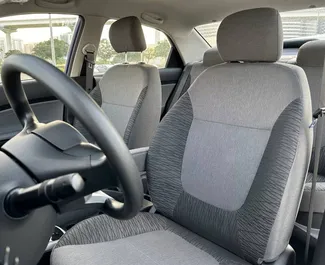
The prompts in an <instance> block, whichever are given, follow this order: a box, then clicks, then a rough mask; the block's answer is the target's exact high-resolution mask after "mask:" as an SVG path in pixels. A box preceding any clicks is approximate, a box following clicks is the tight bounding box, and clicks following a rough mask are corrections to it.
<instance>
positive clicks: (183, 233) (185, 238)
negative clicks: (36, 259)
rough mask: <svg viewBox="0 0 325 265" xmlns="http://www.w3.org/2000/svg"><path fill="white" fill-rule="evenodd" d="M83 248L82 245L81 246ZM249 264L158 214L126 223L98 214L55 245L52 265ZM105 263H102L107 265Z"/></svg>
mask: <svg viewBox="0 0 325 265" xmlns="http://www.w3.org/2000/svg"><path fill="white" fill-rule="evenodd" d="M80 245H82V246H80ZM103 260H105V262H106V263H107V264H112V265H113V264H124V265H126V264H149V263H148V262H149V261H150V262H151V263H150V264H153V263H158V264H166V262H167V264H198V263H200V264H202V263H204V264H211V265H212V264H215V265H218V264H219V265H248V263H247V262H245V261H244V260H242V259H240V258H239V257H237V256H235V255H234V254H232V253H230V252H228V251H226V250H224V249H222V248H220V247H218V246H216V245H215V244H213V243H211V242H209V241H208V240H206V239H204V238H202V237H200V236H198V235H196V234H195V233H192V232H191V231H189V230H187V229H185V228H184V227H182V226H180V225H178V224H176V223H174V222H172V221H170V220H168V219H167V218H165V217H163V216H161V215H158V214H149V213H141V214H139V215H138V216H136V217H135V218H133V219H131V220H128V221H119V220H115V219H113V218H111V217H108V216H105V215H101V216H97V217H94V218H90V219H88V220H85V221H83V222H81V223H79V224H77V225H76V226H75V227H73V228H72V229H71V230H70V231H69V233H67V234H65V235H64V236H63V237H62V239H61V240H60V242H59V243H58V244H57V245H56V248H55V249H54V251H53V253H52V257H51V263H52V264H54V265H70V264H71V265H73V264H80V265H83V264H85V265H88V264H99V263H102V261H103ZM106 263H105V264H106Z"/></svg>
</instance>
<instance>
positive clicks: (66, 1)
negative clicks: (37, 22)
mask: <svg viewBox="0 0 325 265" xmlns="http://www.w3.org/2000/svg"><path fill="white" fill-rule="evenodd" d="M35 3H36V5H38V6H40V7H46V8H70V7H74V6H75V5H76V1H75V0H36V1H35Z"/></svg>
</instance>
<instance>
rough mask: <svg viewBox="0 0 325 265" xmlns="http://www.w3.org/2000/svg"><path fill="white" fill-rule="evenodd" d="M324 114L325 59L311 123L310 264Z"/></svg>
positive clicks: (308, 239)
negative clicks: (317, 102) (312, 147)
mask: <svg viewBox="0 0 325 265" xmlns="http://www.w3.org/2000/svg"><path fill="white" fill-rule="evenodd" d="M324 115H325V60H324V67H323V77H322V84H321V90H320V97H319V104H318V109H317V110H316V111H315V112H314V114H313V119H314V120H313V122H312V124H311V125H310V128H313V127H314V126H315V125H316V124H317V126H316V135H315V160H314V172H313V178H312V186H311V192H310V199H309V212H308V223H307V236H306V246H305V264H306V265H307V264H308V256H309V246H310V236H311V229H312V223H313V214H314V201H315V191H316V183H317V176H318V168H319V159H320V152H321V148H322V138H323V137H322V136H323V132H324V122H325V119H324Z"/></svg>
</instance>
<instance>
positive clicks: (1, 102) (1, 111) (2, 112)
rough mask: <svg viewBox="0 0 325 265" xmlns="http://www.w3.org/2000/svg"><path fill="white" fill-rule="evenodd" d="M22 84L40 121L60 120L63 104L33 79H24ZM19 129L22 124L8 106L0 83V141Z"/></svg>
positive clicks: (14, 133)
mask: <svg viewBox="0 0 325 265" xmlns="http://www.w3.org/2000/svg"><path fill="white" fill-rule="evenodd" d="M23 86H24V89H25V92H26V95H27V97H28V99H29V101H30V103H31V106H32V108H33V110H34V112H35V114H36V116H37V118H38V120H39V121H40V122H44V123H48V122H51V121H54V120H62V118H63V104H62V103H61V102H60V101H59V100H57V99H56V98H55V97H54V96H53V95H52V94H51V93H50V92H49V91H48V89H47V88H46V87H44V86H43V85H42V84H40V83H38V82H36V81H35V80H28V81H24V82H23ZM21 130H22V126H21V124H20V123H19V121H18V119H17V117H16V115H15V113H14V112H13V110H12V109H11V108H10V106H9V103H8V101H7V98H6V96H5V94H4V91H3V87H2V85H1V84H0V142H1V143H4V142H5V141H7V140H9V139H10V138H12V137H13V136H15V135H16V134H17V133H19V132H20V131H21Z"/></svg>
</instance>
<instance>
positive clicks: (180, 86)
mask: <svg viewBox="0 0 325 265" xmlns="http://www.w3.org/2000/svg"><path fill="white" fill-rule="evenodd" d="M192 67H193V64H188V65H186V66H185V68H184V70H183V73H182V75H181V77H180V78H179V81H178V83H177V85H176V88H175V92H174V93H173V94H172V96H171V100H170V103H169V104H166V107H165V111H164V114H163V116H165V114H166V113H167V112H168V111H169V110H170V109H171V107H172V106H174V104H175V103H176V102H177V100H178V99H179V98H180V96H181V94H182V91H183V88H184V86H185V84H186V81H187V79H188V77H189V76H190V73H191V70H192Z"/></svg>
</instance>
